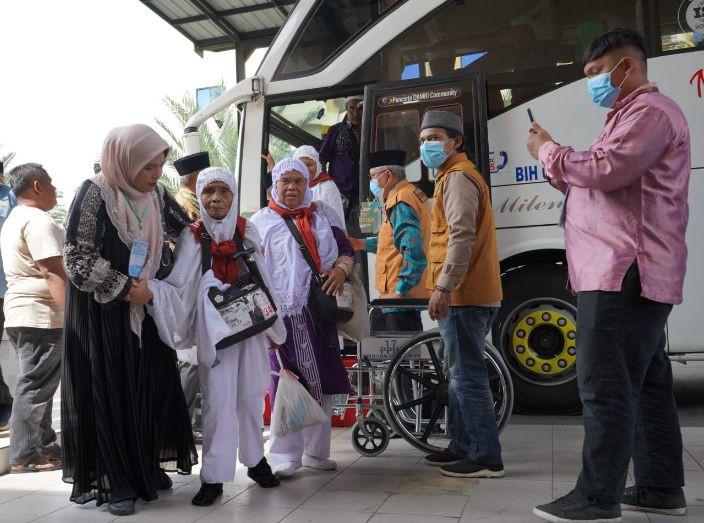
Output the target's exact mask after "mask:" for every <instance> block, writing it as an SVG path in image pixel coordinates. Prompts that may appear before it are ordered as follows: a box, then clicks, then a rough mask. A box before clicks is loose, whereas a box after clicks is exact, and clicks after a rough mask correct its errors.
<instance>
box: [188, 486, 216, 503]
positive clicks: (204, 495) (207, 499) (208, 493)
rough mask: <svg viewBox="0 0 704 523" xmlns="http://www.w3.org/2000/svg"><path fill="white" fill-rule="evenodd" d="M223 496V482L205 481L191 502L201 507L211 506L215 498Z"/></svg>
mask: <svg viewBox="0 0 704 523" xmlns="http://www.w3.org/2000/svg"><path fill="white" fill-rule="evenodd" d="M220 496H222V483H205V482H203V484H202V485H201V486H200V490H199V491H198V493H197V494H196V495H195V496H194V497H193V499H192V500H191V503H193V504H194V505H196V506H199V507H209V506H210V505H212V504H213V503H215V500H216V499H218V498H219V497H220Z"/></svg>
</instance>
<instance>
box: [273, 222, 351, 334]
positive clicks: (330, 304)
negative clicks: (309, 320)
mask: <svg viewBox="0 0 704 523" xmlns="http://www.w3.org/2000/svg"><path fill="white" fill-rule="evenodd" d="M284 222H285V223H286V226H287V227H288V229H289V231H291V234H292V235H293V237H294V238H295V240H296V243H298V248H299V249H300V250H301V254H302V255H303V259H304V260H305V261H306V263H307V264H308V266H309V267H310V270H311V272H312V276H311V279H310V294H309V295H308V309H309V310H310V313H311V315H312V316H313V318H314V319H316V320H320V321H324V322H327V323H346V322H348V321H350V320H351V319H352V317H353V315H354V311H353V310H352V302H353V298H352V296H353V289H352V284H350V283H349V282H345V291H344V292H343V293H342V296H339V297H336V296H330V295H329V294H328V293H326V292H325V291H324V290H323V284H324V283H325V280H324V279H323V278H322V276H320V274H318V269H317V268H316V266H315V262H313V257H312V256H311V255H310V252H309V251H308V247H306V244H305V243H304V242H303V237H302V236H301V233H300V232H299V230H298V228H297V227H296V224H295V223H293V220H292V219H291V218H284Z"/></svg>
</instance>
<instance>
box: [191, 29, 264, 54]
mask: <svg viewBox="0 0 704 523" xmlns="http://www.w3.org/2000/svg"><path fill="white" fill-rule="evenodd" d="M277 31H278V28H272V29H261V30H259V31H249V32H247V33H241V35H240V36H241V40H240V43H239V45H237V49H243V48H244V47H246V48H256V47H267V46H268V45H270V44H271V40H272V39H273V38H274V36H276V33H277ZM234 48H235V45H234V44H233V43H232V40H230V39H229V38H227V37H223V36H219V37H217V38H208V39H206V40H200V41H198V42H197V43H196V50H198V51H226V50H228V49H234Z"/></svg>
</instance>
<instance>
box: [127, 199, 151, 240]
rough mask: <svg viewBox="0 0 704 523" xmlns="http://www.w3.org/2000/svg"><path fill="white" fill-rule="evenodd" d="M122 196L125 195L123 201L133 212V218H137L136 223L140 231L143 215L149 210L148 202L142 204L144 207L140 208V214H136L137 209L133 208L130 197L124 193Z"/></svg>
mask: <svg viewBox="0 0 704 523" xmlns="http://www.w3.org/2000/svg"><path fill="white" fill-rule="evenodd" d="M122 196H124V197H125V201H126V202H127V205H128V206H129V208H130V211H132V214H134V217H135V219H136V220H137V223H138V224H139V230H140V231H142V230H143V228H142V222H143V221H144V216H145V215H146V214H147V211H148V210H149V204H147V205H145V206H144V209H142V215H141V216H140V215H139V214H137V211H135V210H134V207H132V202H131V201H130V199H129V198H128V197H127V195H126V194H125V193H122Z"/></svg>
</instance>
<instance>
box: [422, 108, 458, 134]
mask: <svg viewBox="0 0 704 523" xmlns="http://www.w3.org/2000/svg"><path fill="white" fill-rule="evenodd" d="M429 127H440V128H442V129H447V130H448V131H455V132H458V133H460V134H464V126H463V125H462V119H461V118H460V117H459V116H458V115H456V114H455V113H451V112H450V111H428V112H427V113H425V114H424V115H423V123H421V125H420V130H421V131H422V130H423V129H428V128H429Z"/></svg>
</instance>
